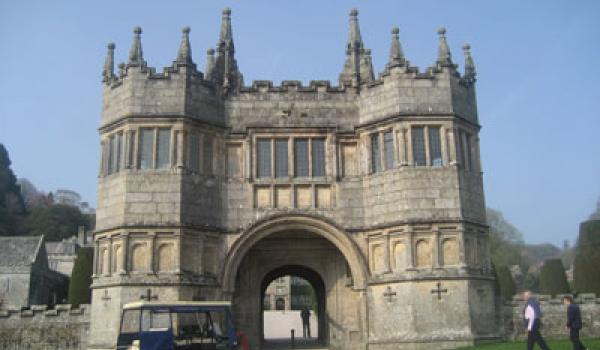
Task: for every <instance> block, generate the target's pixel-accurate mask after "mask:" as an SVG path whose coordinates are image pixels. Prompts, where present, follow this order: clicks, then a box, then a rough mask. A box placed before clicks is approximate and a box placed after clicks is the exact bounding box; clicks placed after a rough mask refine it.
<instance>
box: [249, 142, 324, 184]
mask: <svg viewBox="0 0 600 350" xmlns="http://www.w3.org/2000/svg"><path fill="white" fill-rule="evenodd" d="M275 139H287V141H288V156H287V161H288V169H287V170H288V176H287V177H277V176H276V168H275V166H276V165H275V161H276V159H275ZM296 139H306V140H308V176H296V169H295V153H294V152H295V149H294V146H295V140H296ZM314 139H322V140H323V141H324V160H325V162H324V169H325V174H324V176H315V175H314V172H313V150H312V145H313V140H314ZM258 140H270V142H271V158H270V159H271V163H270V168H271V172H270V175H269V176H261V177H259V176H258V175H259V174H258V167H259V166H260V164H259V163H258ZM251 141H252V150H251V162H250V163H251V164H252V169H251V177H252V179H253V180H256V181H263V182H265V181H266V182H268V181H276V182H281V181H285V182H302V181H310V180H317V181H319V180H321V181H322V180H324V179H327V178H329V177H331V176H332V174H331V167H330V161H329V160H328V158H329V157H328V155H330V154H329V153H330V147H331V145H332V140H331V139H330V135H329V134H328V133H327V134H326V133H301V134H289V133H285V134H279V133H255V134H253V135H252V138H251Z"/></svg>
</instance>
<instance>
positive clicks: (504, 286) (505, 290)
mask: <svg viewBox="0 0 600 350" xmlns="http://www.w3.org/2000/svg"><path fill="white" fill-rule="evenodd" d="M496 278H497V281H498V289H499V291H500V296H501V297H502V299H504V300H511V299H512V297H513V295H515V293H516V292H517V286H516V284H515V280H514V279H513V276H512V274H511V273H510V269H509V268H508V266H504V265H500V266H498V267H496Z"/></svg>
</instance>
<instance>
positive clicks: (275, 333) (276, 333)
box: [264, 311, 318, 340]
mask: <svg viewBox="0 0 600 350" xmlns="http://www.w3.org/2000/svg"><path fill="white" fill-rule="evenodd" d="M264 320H265V323H264V324H265V339H267V340H268V339H290V330H292V329H294V330H295V331H296V339H300V338H302V318H300V311H265V313H264ZM310 335H312V336H313V337H315V338H316V337H317V336H318V334H317V318H316V317H315V315H314V313H313V314H312V315H311V316H310Z"/></svg>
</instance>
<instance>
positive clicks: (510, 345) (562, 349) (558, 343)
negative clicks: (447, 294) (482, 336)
mask: <svg viewBox="0 0 600 350" xmlns="http://www.w3.org/2000/svg"><path fill="white" fill-rule="evenodd" d="M582 342H583V345H585V346H587V347H588V349H589V350H600V339H593V340H592V339H583V341H582ZM546 343H548V347H549V348H550V350H572V349H573V347H572V345H571V342H570V341H568V340H546ZM539 348H540V347H539V346H537V345H536V346H535V348H534V349H539ZM526 349H527V343H526V342H524V341H517V342H507V343H496V344H485V345H479V346H469V347H466V348H459V349H456V350H526Z"/></svg>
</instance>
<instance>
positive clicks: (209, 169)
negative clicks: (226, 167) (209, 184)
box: [202, 135, 213, 175]
mask: <svg viewBox="0 0 600 350" xmlns="http://www.w3.org/2000/svg"><path fill="white" fill-rule="evenodd" d="M202 171H203V172H204V175H212V173H213V140H212V137H210V135H204V144H203V147H202Z"/></svg>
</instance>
